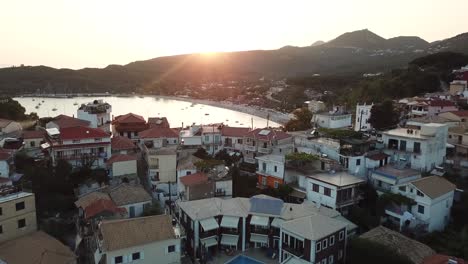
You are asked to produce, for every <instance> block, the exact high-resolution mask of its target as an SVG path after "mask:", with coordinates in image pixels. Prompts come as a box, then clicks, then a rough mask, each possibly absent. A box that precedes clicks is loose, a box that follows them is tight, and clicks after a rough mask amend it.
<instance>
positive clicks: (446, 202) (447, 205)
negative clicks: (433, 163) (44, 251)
mask: <svg viewBox="0 0 468 264" xmlns="http://www.w3.org/2000/svg"><path fill="white" fill-rule="evenodd" d="M449 206H450V202H449V200H445V208H449ZM1 212H2V211H1V208H0V215H1Z"/></svg>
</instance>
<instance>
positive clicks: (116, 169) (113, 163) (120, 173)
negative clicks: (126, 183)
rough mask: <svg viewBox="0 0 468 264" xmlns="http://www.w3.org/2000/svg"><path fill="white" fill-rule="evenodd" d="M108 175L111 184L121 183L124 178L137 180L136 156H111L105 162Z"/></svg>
mask: <svg viewBox="0 0 468 264" xmlns="http://www.w3.org/2000/svg"><path fill="white" fill-rule="evenodd" d="M106 165H107V170H108V175H109V177H110V178H111V180H112V181H113V182H122V180H123V179H124V178H126V179H128V180H135V179H136V178H137V156H136V155H128V154H113V155H112V157H111V158H110V159H109V160H107V161H106Z"/></svg>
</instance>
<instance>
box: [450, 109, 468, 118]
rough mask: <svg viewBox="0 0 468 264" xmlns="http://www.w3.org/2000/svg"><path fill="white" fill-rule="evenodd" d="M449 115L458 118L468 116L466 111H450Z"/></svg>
mask: <svg viewBox="0 0 468 264" xmlns="http://www.w3.org/2000/svg"><path fill="white" fill-rule="evenodd" d="M450 113H452V114H454V115H456V116H459V117H467V116H468V110H460V111H451V112H450Z"/></svg>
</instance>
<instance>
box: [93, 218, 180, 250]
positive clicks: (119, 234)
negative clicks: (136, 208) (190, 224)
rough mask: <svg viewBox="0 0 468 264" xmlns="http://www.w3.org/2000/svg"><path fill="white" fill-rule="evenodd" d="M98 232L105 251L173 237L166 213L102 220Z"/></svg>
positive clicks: (170, 223)
mask: <svg viewBox="0 0 468 264" xmlns="http://www.w3.org/2000/svg"><path fill="white" fill-rule="evenodd" d="M100 232H101V234H102V239H103V249H104V250H105V251H114V250H119V249H125V248H130V247H136V246H140V245H145V244H149V243H153V242H156V241H163V240H169V239H175V233H174V229H173V228H172V222H171V217H170V216H168V215H155V216H148V217H138V218H132V219H122V220H109V221H103V222H102V223H101V225H100Z"/></svg>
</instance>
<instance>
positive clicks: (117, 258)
mask: <svg viewBox="0 0 468 264" xmlns="http://www.w3.org/2000/svg"><path fill="white" fill-rule="evenodd" d="M114 262H115V263H116V264H117V263H123V256H118V257H114Z"/></svg>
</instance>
